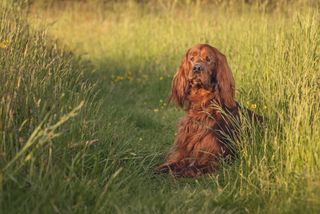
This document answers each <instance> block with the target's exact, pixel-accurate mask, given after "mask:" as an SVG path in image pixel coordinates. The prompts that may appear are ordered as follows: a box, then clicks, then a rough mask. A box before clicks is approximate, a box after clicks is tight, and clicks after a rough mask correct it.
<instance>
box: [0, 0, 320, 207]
mask: <svg viewBox="0 0 320 214" xmlns="http://www.w3.org/2000/svg"><path fill="white" fill-rule="evenodd" d="M232 2H233V1H230V3H228V4H227V5H226V4H222V5H221V6H217V4H203V3H190V4H188V5H185V6H182V5H179V4H176V6H175V5H174V4H165V3H161V2H158V3H157V4H155V5H148V6H143V5H141V4H138V3H135V2H134V1H128V2H126V3H113V4H111V5H112V6H111V7H106V8H103V9H101V8H100V7H98V6H97V5H96V4H94V3H91V4H88V3H86V4H83V3H75V4H70V5H68V6H67V7H65V8H59V7H58V9H57V8H55V9H50V8H47V9H39V8H32V9H31V10H30V16H29V23H31V26H32V28H33V29H38V28H39V26H43V24H44V21H45V24H44V25H45V26H47V27H48V36H49V37H50V38H51V39H52V40H57V41H58V44H59V45H58V46H59V47H64V48H65V49H67V50H71V51H72V52H74V53H75V54H76V55H80V56H82V58H84V59H86V60H89V61H91V62H92V63H93V65H94V67H95V70H96V72H90V71H88V70H87V69H88V67H87V66H88V65H86V66H85V67H84V68H83V67H81V68H78V66H79V65H83V63H81V62H79V61H77V60H76V59H75V56H73V55H68V54H66V53H65V52H63V51H60V50H59V48H57V47H55V46H53V47H52V44H53V43H51V42H49V44H47V43H48V42H47V41H49V40H48V39H47V37H46V38H45V37H44V36H42V37H40V38H41V40H35V39H31V38H33V37H32V36H31V35H39V34H32V33H27V34H26V33H23V35H28V36H27V38H29V39H26V40H28V42H35V41H38V43H35V44H38V45H34V46H30V47H33V48H34V49H30V48H28V49H27V50H28V51H29V50H34V51H29V52H28V53H29V54H30V55H29V56H30V58H28V60H22V59H24V58H23V53H24V51H25V47H26V46H25V45H24V46H23V45H20V46H17V47H16V48H13V46H11V47H10V45H9V46H8V48H12V49H10V50H12V52H13V53H15V54H17V55H18V54H20V55H18V56H19V57H16V60H17V61H18V62H20V61H19V60H18V59H20V60H21V63H20V64H22V65H23V66H26V65H25V64H27V65H28V66H29V67H31V68H35V70H37V71H40V72H39V73H38V72H37V75H35V73H34V71H33V70H32V69H30V71H31V72H30V77H29V76H26V77H25V76H23V75H27V74H26V73H22V72H20V73H21V74H20V75H17V74H16V73H13V72H6V73H5V72H4V74H6V75H9V74H10V75H11V76H10V78H11V79H10V81H9V79H8V78H7V81H6V82H8V83H7V84H12V86H11V89H10V90H12V93H11V94H14V92H15V90H18V89H20V88H21V90H22V89H23V90H22V92H20V93H17V94H19V95H20V94H21V95H23V96H20V97H19V102H18V101H17V102H18V103H19V105H18V104H17V105H11V104H10V107H11V106H13V107H15V108H22V109H24V110H23V111H21V112H22V113H23V114H22V115H21V116H20V115H14V114H13V113H10V111H8V110H6V112H8V113H6V114H5V115H13V116H11V118H12V119H11V121H14V122H15V123H17V125H16V126H15V127H18V128H16V129H15V130H19V128H20V127H22V130H29V131H28V132H25V135H24V136H25V137H24V139H28V138H29V139H33V137H32V136H34V135H35V134H34V135H32V133H35V130H36V133H38V132H37V130H38V129H43V130H47V131H44V132H41V133H45V134H46V135H48V133H49V132H50V130H52V128H50V127H55V126H54V124H55V123H57V122H58V121H59V119H58V118H63V115H67V118H68V116H69V117H70V116H73V115H74V112H79V111H80V112H79V115H78V116H76V117H74V118H72V119H71V118H70V120H71V121H69V122H66V124H65V125H64V126H63V127H61V128H60V129H59V132H62V136H59V137H58V138H56V139H54V140H53V141H51V140H47V138H45V140H46V141H48V143H46V144H45V145H47V146H46V147H44V150H41V149H38V150H37V151H39V154H38V156H35V157H34V155H33V153H31V154H32V156H31V157H33V158H35V159H37V160H39V161H38V162H34V164H33V165H32V164H31V163H32V161H30V160H29V158H28V157H29V156H28V154H30V152H31V151H32V150H28V151H30V152H25V153H23V154H24V156H21V157H20V156H19V158H16V159H17V160H18V161H19V165H17V164H13V165H12V164H11V163H10V160H16V159H14V157H15V155H16V154H19V151H20V152H21V151H23V148H24V147H23V145H28V143H20V144H18V145H19V146H18V145H16V142H19V137H20V135H17V136H15V135H14V134H16V133H17V132H13V131H11V132H10V131H3V132H2V133H4V134H5V135H6V136H10V135H12V137H7V138H3V137H2V138H3V139H4V140H3V142H4V143H2V145H8V146H10V147H9V148H8V149H6V150H4V149H3V151H4V152H2V153H3V154H7V153H9V154H11V156H10V158H8V159H1V160H6V161H3V162H2V165H1V167H2V174H1V175H2V177H3V178H5V179H4V181H3V182H2V189H3V191H2V194H1V195H2V196H1V200H2V203H1V204H2V207H3V208H4V210H8V211H18V212H23V211H24V210H25V209H26V210H28V211H35V212H77V213H78V212H81V213H82V212H83V213H92V212H100V213H105V212H112V213H113V212H118V213H167V212H172V213H195V212H200V213H317V212H319V211H320V204H319V201H320V195H319V192H320V182H319V179H318V177H319V173H320V166H319V164H320V157H319V154H320V146H319V141H320V140H319V139H320V122H319V116H320V115H319V114H320V109H319V108H320V105H319V103H320V96H319V94H320V71H319V67H320V37H319V34H320V14H319V8H318V5H316V4H314V6H313V7H309V6H310V5H309V6H308V4H303V5H304V6H303V7H297V6H296V5H291V6H290V5H287V7H282V9H281V10H273V12H269V10H267V9H266V8H265V5H262V6H261V5H260V6H259V7H256V6H257V5H253V6H252V5H247V4H244V3H243V2H242V3H238V4H236V2H233V3H232ZM299 2H300V1H299ZM301 2H302V1H301ZM302 3H303V2H302ZM177 5H178V6H177ZM97 11H98V12H97ZM3 20H8V18H7V19H3ZM39 20H40V21H39ZM13 21H14V20H11V19H10V21H8V23H16V22H15V21H14V22H13ZM2 26H6V25H2ZM23 26H25V25H23ZM2 28H3V27H2ZM25 29H28V30H24V32H30V30H29V28H25ZM5 32H11V34H15V33H16V32H19V31H16V30H11V31H10V30H6V31H5ZM32 32H33V31H32ZM41 35H42V34H41ZM17 38H19V40H18V41H24V40H23V39H22V38H24V37H23V36H19V37H17ZM6 40H8V39H7V37H5V38H2V41H6ZM8 41H10V44H16V43H17V44H25V43H26V42H25V43H23V42H20V43H19V42H16V43H15V42H12V41H14V40H12V39H9V40H8ZM39 41H41V43H40V44H44V43H45V44H46V45H44V46H42V45H39ZM204 42H205V43H210V44H211V45H213V46H215V47H217V48H218V49H219V50H221V51H222V52H223V53H224V54H225V55H226V56H227V58H228V62H229V64H230V66H231V68H232V71H233V74H234V76H235V80H236V90H237V92H236V97H237V100H238V101H239V102H240V103H242V104H244V105H246V106H247V107H249V108H251V109H253V110H254V111H256V112H258V113H260V114H262V115H264V116H265V117H266V118H267V120H266V122H265V124H264V127H263V131H262V130H259V129H258V128H256V127H251V131H250V133H244V135H243V136H242V140H241V142H240V143H239V145H238V147H239V158H238V159H237V160H236V161H235V162H234V163H233V164H232V165H226V166H225V167H224V168H223V169H222V170H221V171H219V172H217V173H216V174H213V175H211V176H206V177H202V178H199V179H192V180H178V181H177V180H175V179H172V178H170V177H162V176H155V175H153V168H154V166H156V165H157V164H159V163H161V161H163V156H164V154H165V153H166V151H168V149H169V147H170V145H171V144H172V142H173V139H174V132H175V124H176V123H177V120H178V118H179V117H180V116H181V115H183V112H182V111H180V110H178V109H176V108H174V107H171V106H169V107H168V106H167V105H166V103H165V100H166V96H167V94H168V91H169V88H170V84H171V78H172V76H173V74H174V72H175V70H176V68H177V67H178V65H179V62H180V60H181V57H182V55H183V54H184V53H185V51H186V50H187V48H189V47H190V46H192V45H193V44H195V43H204ZM31 44H34V43H31ZM19 47H20V49H19ZM21 47H22V48H21ZM28 47H29V46H28ZM41 47H42V49H41ZM19 50H20V51H19ZM21 50H23V51H21ZM39 50H43V52H41V53H42V54H39V55H36V56H37V57H33V58H32V56H34V55H35V54H36V53H38V51H39ZM1 51H8V49H3V50H1ZM47 51H49V53H51V54H49V53H48V52H47ZM44 52H45V53H47V54H43V53H44ZM52 52H54V54H53V53H52ZM57 52H58V53H59V54H58V55H56V54H55V53H57ZM43 55H44V56H46V57H44V58H45V59H43V58H41V57H43ZM49 56H50V57H52V56H56V57H58V56H59V57H58V59H59V60H61V61H59V60H57V59H56V60H55V61H53V59H52V58H50V57H49ZM2 57H7V55H2ZM9 58H10V59H9ZM9 58H8V59H6V60H4V61H3V62H5V63H4V65H6V64H7V65H8V66H9V65H10V64H8V63H9V62H10V60H11V59H13V57H9ZM53 58H55V57H53ZM67 59H68V60H67ZM36 62H39V63H36ZM40 62H41V63H40ZM12 64H14V65H15V64H18V63H16V62H15V61H13V62H12ZM59 64H63V65H64V66H66V67H67V68H66V67H64V66H59ZM18 65H19V64H18ZM36 66H40V68H39V67H36ZM50 66H52V67H50ZM9 67H10V66H9ZM21 67H22V66H21ZM47 67H49V68H51V69H55V70H54V71H55V72H51V75H53V76H49V75H48V73H49V74H50V69H47ZM18 68H19V67H18ZM23 68H24V67H23ZM18 70H19V69H18ZM21 70H22V69H21ZM86 70H87V71H86ZM1 71H2V70H1ZM3 71H9V70H8V69H3ZM81 71H83V72H84V73H82V72H81ZM32 74H33V75H32ZM54 75H56V76H54ZM60 75H61V76H63V79H59V77H61V76H60ZM20 76H21V77H20ZM27 77H29V78H31V77H32V78H33V79H34V78H35V77H36V78H39V79H36V80H37V81H36V80H35V81H27V83H28V90H27V89H26V88H22V87H21V86H19V87H15V86H16V85H17V83H18V79H19V78H27ZM74 77H78V78H76V79H74ZM32 78H31V79H32ZM55 78H56V79H55ZM3 79H4V78H1V80H0V81H2V80H3ZM15 79H16V80H15ZM33 79H32V80H33ZM85 79H90V80H99V81H97V83H96V84H97V87H96V88H92V87H91V86H88V85H87V81H86V80H85ZM41 80H42V81H41ZM53 82H54V84H52V83H53ZM29 84H31V85H32V86H33V87H31V86H29ZM80 85H84V86H86V87H85V88H86V89H82V88H81V87H80V88H79V86H80ZM89 85H90V84H89ZM59 86H60V87H59ZM30 88H31V89H32V90H31V89H30ZM38 88H40V89H41V90H36V89H38ZM96 90H99V91H100V93H99V95H98V96H97V97H96V99H97V101H95V102H93V103H92V102H91V101H92V99H91V97H92V93H93V94H94V93H96ZM56 91H57V93H53V94H52V93H50V92H56ZM33 93H40V94H39V96H35V95H33V96H35V97H36V98H32V99H31V98H28V97H30V96H32V94H33ZM63 93H65V94H67V93H69V95H68V96H63V97H64V98H61V99H60V96H61V97H62V94H63ZM27 98H28V99H27ZM51 98H52V99H51ZM3 99H4V98H3ZM39 99H41V101H38V100H39ZM26 100H28V103H27V101H26ZM82 100H85V101H86V100H91V101H89V103H91V105H89V106H87V105H86V104H85V105H84V106H83V107H82V108H81V110H79V109H78V108H76V107H77V106H78V105H79V104H80V103H81V101H82ZM44 101H45V102H44ZM29 102H31V104H29ZM38 102H39V104H38ZM100 102H101V108H97V106H96V105H98V104H99V103H100ZM7 103H8V102H3V103H1V108H4V107H3V106H6V105H5V104H7ZM20 103H23V104H20ZM25 103H27V104H28V105H25ZM45 103H47V104H45ZM85 103H88V101H87V102H85ZM27 106H28V107H27ZM30 106H31V107H32V109H37V108H40V109H42V108H43V109H44V110H42V111H41V110H37V111H36V110H33V111H32V112H35V111H36V112H40V113H35V114H32V115H30V113H29V111H28V109H29V108H31V107H30ZM36 106H40V107H36ZM47 106H50V109H51V107H52V109H53V110H50V111H49V114H48V112H46V107H47ZM69 107H71V108H69ZM6 108H7V107H6ZM74 108H76V109H75V110H74V111H72V109H74ZM98 109H100V110H98ZM83 111H85V112H86V113H83ZM12 112H18V111H17V110H15V109H14V110H12ZM19 112H20V111H19ZM24 112H25V113H24ZM69 112H71V115H70V113H69ZM27 113H28V114H27ZM55 114H57V116H54V115H55ZM35 115H36V116H38V115H39V116H41V117H39V118H38V117H35ZM46 115H48V116H46ZM97 115H98V116H97ZM6 117H8V116H6ZM34 117H35V118H37V120H35V119H33V120H35V121H34V122H33V123H32V124H33V125H32V126H31V122H30V121H29V120H30V119H29V118H34ZM1 118H3V117H1ZM87 118H91V119H92V120H91V119H90V120H89V121H88V120H87ZM25 120H27V122H24V121H25ZM1 121H5V120H3V119H1ZM42 121H45V122H42ZM90 122H91V123H90ZM21 124H23V125H21ZM39 124H40V126H39ZM43 124H48V125H43ZM25 127H28V129H27V128H25ZM30 127H32V128H30ZM36 127H39V128H38V129H37V128H36ZM44 128H46V129H44ZM6 130H7V129H6ZM48 130H49V132H48ZM54 133H55V132H54ZM63 133H64V134H63ZM30 136H31V137H30ZM93 136H94V137H93ZM85 140H88V141H86V142H87V143H84V144H85V146H84V147H81V146H78V145H79V144H80V145H82V144H81V143H79V142H84V141H85ZM60 141H61V142H62V143H60V144H59V143H56V142H60ZM77 142H78V143H77ZM92 144H94V145H92ZM36 145H38V144H34V146H36ZM39 145H40V144H39ZM41 145H42V144H41ZM88 145H89V146H88ZM52 146H54V147H53V148H56V147H55V146H58V148H56V149H51V148H52ZM54 151H55V152H54ZM46 152H47V153H46ZM50 152H51V153H50ZM52 152H53V153H52ZM2 153H1V154H2ZM46 154H49V155H46ZM25 163H28V164H25ZM29 163H30V164H29ZM48 163H50V164H48ZM8 164H9V166H10V167H5V166H6V165H8ZM21 164H24V165H23V167H24V168H23V169H21V170H20V168H19V166H21ZM31 166H32V167H31ZM48 166H51V168H50V167H48ZM9 168H10V169H11V171H9V172H10V173H9V172H8V171H7V169H9ZM16 169H19V170H18V174H16V173H13V172H15V170H16ZM37 170H38V171H37ZM31 172H32V176H31V177H29V178H28V179H26V181H24V185H20V186H18V187H17V186H16V185H15V184H16V182H18V183H20V182H21V180H23V179H22V178H21V176H24V175H30V174H31ZM28 185H30V186H28ZM25 189H27V190H30V191H31V192H26V191H25ZM33 194H36V195H38V197H37V196H34V195H33ZM38 200H39V201H40V202H41V203H38V204H37V201H38ZM17 204H23V206H22V207H23V209H19V208H17V207H15V205H17Z"/></svg>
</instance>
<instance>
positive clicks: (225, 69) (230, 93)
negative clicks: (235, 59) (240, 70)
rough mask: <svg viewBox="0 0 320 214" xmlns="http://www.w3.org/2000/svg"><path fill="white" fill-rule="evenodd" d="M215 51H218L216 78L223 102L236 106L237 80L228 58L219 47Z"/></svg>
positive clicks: (229, 106) (226, 104) (230, 106)
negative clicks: (235, 80) (234, 77)
mask: <svg viewBox="0 0 320 214" xmlns="http://www.w3.org/2000/svg"><path fill="white" fill-rule="evenodd" d="M215 51H216V53H217V62H216V79H217V82H218V88H219V95H220V98H221V99H222V102H223V104H224V105H225V106H227V107H228V108H232V107H235V106H236V101H235V82H234V79H233V76H232V72H231V69H230V67H229V65H228V62H227V58H226V57H225V56H224V55H223V54H222V53H221V52H220V51H218V50H217V49H215Z"/></svg>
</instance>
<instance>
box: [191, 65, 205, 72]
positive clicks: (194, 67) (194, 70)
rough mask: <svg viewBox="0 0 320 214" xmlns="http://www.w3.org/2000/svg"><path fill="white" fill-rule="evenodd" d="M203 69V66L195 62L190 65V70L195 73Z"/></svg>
mask: <svg viewBox="0 0 320 214" xmlns="http://www.w3.org/2000/svg"><path fill="white" fill-rule="evenodd" d="M202 70H203V67H202V66H201V65H200V64H195V65H194V66H193V67H192V71H193V72H195V73H197V72H200V71H202Z"/></svg>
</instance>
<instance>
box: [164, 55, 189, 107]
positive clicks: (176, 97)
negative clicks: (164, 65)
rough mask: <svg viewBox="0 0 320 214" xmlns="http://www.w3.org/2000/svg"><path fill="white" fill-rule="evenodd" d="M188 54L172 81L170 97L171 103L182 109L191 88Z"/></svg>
mask: <svg viewBox="0 0 320 214" xmlns="http://www.w3.org/2000/svg"><path fill="white" fill-rule="evenodd" d="M188 53H189V50H188V51H187V53H186V55H185V56H184V57H183V59H182V61H181V64H180V66H179V69H178V70H177V72H176V74H175V75H174V77H173V80H172V86H171V94H170V97H169V101H170V102H171V101H174V102H176V103H177V104H178V105H179V106H180V107H183V105H184V101H185V98H186V95H187V91H188V88H189V82H188V71H189V66H190V65H189V62H188Z"/></svg>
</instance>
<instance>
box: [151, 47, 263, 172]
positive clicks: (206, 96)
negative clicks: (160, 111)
mask: <svg viewBox="0 0 320 214" xmlns="http://www.w3.org/2000/svg"><path fill="white" fill-rule="evenodd" d="M169 101H170V102H175V103H176V104H178V106H180V107H182V108H184V110H185V111H186V115H185V116H184V117H183V118H182V119H181V121H180V122H179V124H178V126H177V132H176V139H175V144H174V146H173V148H172V149H171V151H170V153H169V154H168V156H167V158H166V161H165V163H164V164H162V165H160V166H159V167H158V168H157V172H160V173H172V174H173V175H174V176H176V177H195V176H200V175H204V174H207V173H212V172H214V171H215V170H217V169H218V167H219V161H220V160H221V159H230V158H231V159H232V157H234V149H233V148H232V145H231V141H232V140H233V139H235V137H236V135H237V131H236V129H237V128H236V127H237V125H238V124H237V121H239V120H238V119H239V114H240V113H239V111H240V110H241V107H240V105H239V104H238V103H237V102H236V100H235V81H234V78H233V75H232V72H231V69H230V67H229V65H228V62H227V59H226V57H225V56H224V55H223V54H222V53H221V52H220V51H219V50H218V49H217V48H214V47H212V46H210V45H208V44H197V45H195V46H193V47H192V48H190V49H189V50H188V51H187V53H186V54H185V55H184V57H183V59H182V62H181V64H180V67H179V69H178V70H177V72H176V74H175V75H174V78H173V81H172V88H171V94H170V96H169ZM245 110H246V112H247V115H249V117H251V118H254V120H258V121H260V120H262V118H261V117H260V116H259V115H256V114H255V113H253V112H251V111H250V110H248V109H245Z"/></svg>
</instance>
